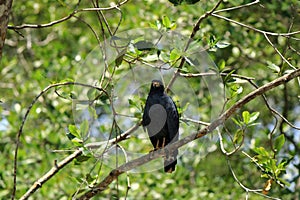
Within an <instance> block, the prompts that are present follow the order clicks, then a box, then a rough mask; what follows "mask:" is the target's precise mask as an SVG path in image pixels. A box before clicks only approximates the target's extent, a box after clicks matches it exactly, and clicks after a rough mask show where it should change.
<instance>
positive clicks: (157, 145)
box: [154, 140, 159, 151]
mask: <svg viewBox="0 0 300 200" xmlns="http://www.w3.org/2000/svg"><path fill="white" fill-rule="evenodd" d="M157 149H159V140H157V142H156V146H155V149H154V151H155V150H157Z"/></svg>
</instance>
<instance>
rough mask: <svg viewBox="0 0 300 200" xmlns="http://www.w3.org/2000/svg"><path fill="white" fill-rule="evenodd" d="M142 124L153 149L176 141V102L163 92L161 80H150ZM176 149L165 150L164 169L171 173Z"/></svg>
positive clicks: (177, 135) (177, 118)
mask: <svg viewBox="0 0 300 200" xmlns="http://www.w3.org/2000/svg"><path fill="white" fill-rule="evenodd" d="M142 125H143V127H144V128H146V129H147V132H148V136H149V138H150V141H151V143H152V145H153V147H154V151H155V150H157V149H160V148H164V147H165V146H166V145H168V144H171V143H174V142H176V141H178V138H179V115H178V110H177V107H176V104H175V103H174V101H173V100H172V98H171V97H170V96H168V95H167V94H166V93H165V88H164V85H163V83H162V81H161V80H152V82H151V87H150V92H149V94H148V97H147V100H146V103H145V108H144V113H143V118H142ZM177 155H178V149H176V150H174V151H172V152H166V156H165V157H164V171H165V172H166V173H172V172H173V171H174V170H175V166H176V164H177Z"/></svg>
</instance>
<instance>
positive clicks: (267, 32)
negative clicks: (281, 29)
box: [211, 13, 300, 37]
mask: <svg viewBox="0 0 300 200" xmlns="http://www.w3.org/2000/svg"><path fill="white" fill-rule="evenodd" d="M211 16H214V17H217V18H220V19H223V20H225V21H228V22H231V23H234V24H237V25H239V26H242V27H245V28H248V29H250V30H253V31H256V32H259V33H262V34H266V35H272V36H284V37H289V36H292V35H297V34H300V31H295V32H290V33H274V32H270V31H263V30H260V29H257V28H254V27H252V26H249V25H247V24H243V23H241V22H238V21H235V20H233V19H230V18H227V17H224V16H222V15H218V14H215V13H212V14H211Z"/></svg>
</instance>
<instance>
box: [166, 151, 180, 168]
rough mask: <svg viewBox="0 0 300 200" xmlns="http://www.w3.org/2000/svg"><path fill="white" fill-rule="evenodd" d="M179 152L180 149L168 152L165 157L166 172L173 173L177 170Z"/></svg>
mask: <svg viewBox="0 0 300 200" xmlns="http://www.w3.org/2000/svg"><path fill="white" fill-rule="evenodd" d="M177 154H178V150H176V151H174V152H172V153H170V154H168V155H167V156H166V157H165V159H164V166H165V172H166V173H172V172H173V171H175V166H176V164H177Z"/></svg>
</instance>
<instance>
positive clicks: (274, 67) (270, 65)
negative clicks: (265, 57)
mask: <svg viewBox="0 0 300 200" xmlns="http://www.w3.org/2000/svg"><path fill="white" fill-rule="evenodd" d="M267 64H268V65H267V67H268V68H269V69H271V70H273V71H274V72H276V73H279V72H280V67H278V66H277V65H275V64H274V63H272V62H270V61H267Z"/></svg>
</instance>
